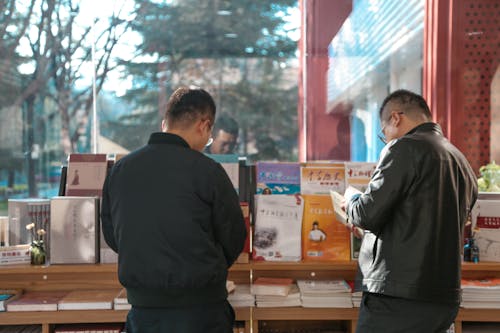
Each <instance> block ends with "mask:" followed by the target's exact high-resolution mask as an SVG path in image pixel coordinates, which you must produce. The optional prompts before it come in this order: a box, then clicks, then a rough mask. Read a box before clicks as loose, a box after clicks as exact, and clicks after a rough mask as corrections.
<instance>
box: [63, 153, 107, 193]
mask: <svg viewBox="0 0 500 333" xmlns="http://www.w3.org/2000/svg"><path fill="white" fill-rule="evenodd" d="M107 168H108V160H107V156H106V154H78V153H73V154H70V155H69V157H68V171H67V176H66V191H65V195H67V196H99V197H100V196H102V187H103V185H104V180H105V179H106V172H107Z"/></svg>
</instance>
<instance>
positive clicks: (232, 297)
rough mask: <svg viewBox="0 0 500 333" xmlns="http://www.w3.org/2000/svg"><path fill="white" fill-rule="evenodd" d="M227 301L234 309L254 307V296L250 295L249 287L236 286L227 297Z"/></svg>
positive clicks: (245, 285) (246, 285)
mask: <svg viewBox="0 0 500 333" xmlns="http://www.w3.org/2000/svg"><path fill="white" fill-rule="evenodd" d="M227 300H228V301H229V303H231V305H232V306H233V307H235V308H240V307H251V306H255V296H254V295H252V293H250V285H248V284H237V285H235V288H234V290H233V291H232V292H231V293H230V294H229V295H228V296H227Z"/></svg>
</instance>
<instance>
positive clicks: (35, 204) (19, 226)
mask: <svg viewBox="0 0 500 333" xmlns="http://www.w3.org/2000/svg"><path fill="white" fill-rule="evenodd" d="M7 207H8V211H9V237H8V239H9V244H8V245H19V244H28V243H30V242H31V234H30V231H29V230H26V226H27V225H28V224H30V223H35V230H38V229H40V228H42V229H45V231H47V234H48V229H49V226H48V221H49V217H50V209H49V207H50V200H48V199H38V198H27V199H9V200H8V206H7Z"/></svg>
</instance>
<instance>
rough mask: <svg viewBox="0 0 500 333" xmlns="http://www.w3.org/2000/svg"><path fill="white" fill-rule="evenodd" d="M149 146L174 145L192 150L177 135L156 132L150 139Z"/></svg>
mask: <svg viewBox="0 0 500 333" xmlns="http://www.w3.org/2000/svg"><path fill="white" fill-rule="evenodd" d="M148 144H150V145H151V144H173V145H179V146H184V147H186V148H190V146H189V144H188V143H187V142H186V140H184V139H183V138H182V137H180V136H179V135H177V134H172V133H165V132H155V133H152V134H151V136H150V137H149V141H148Z"/></svg>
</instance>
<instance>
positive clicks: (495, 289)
mask: <svg viewBox="0 0 500 333" xmlns="http://www.w3.org/2000/svg"><path fill="white" fill-rule="evenodd" d="M462 289H463V294H462V303H461V306H462V307H464V308H470V309H473V308H480V309H500V278H489V279H481V280H470V279H462Z"/></svg>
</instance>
